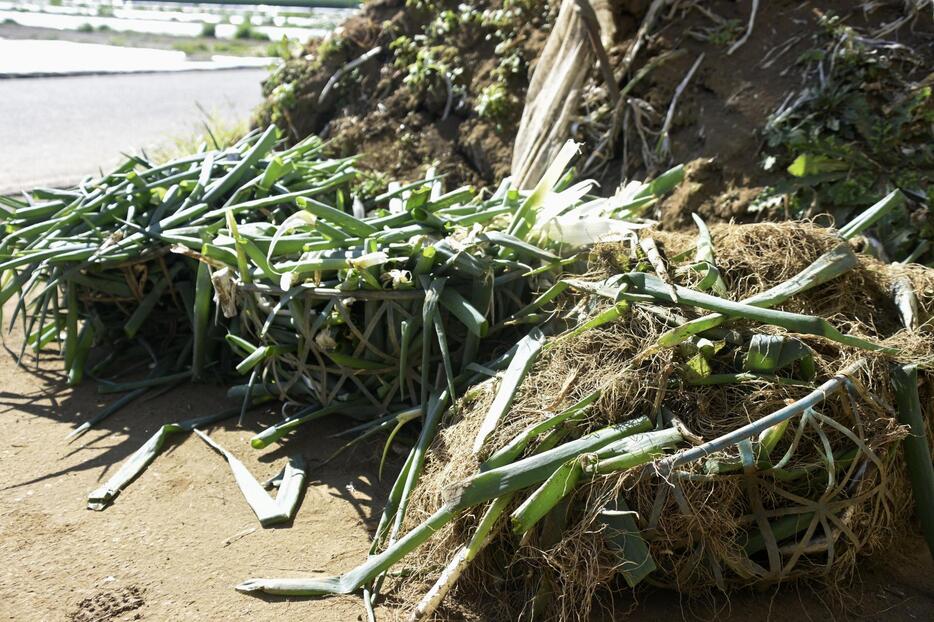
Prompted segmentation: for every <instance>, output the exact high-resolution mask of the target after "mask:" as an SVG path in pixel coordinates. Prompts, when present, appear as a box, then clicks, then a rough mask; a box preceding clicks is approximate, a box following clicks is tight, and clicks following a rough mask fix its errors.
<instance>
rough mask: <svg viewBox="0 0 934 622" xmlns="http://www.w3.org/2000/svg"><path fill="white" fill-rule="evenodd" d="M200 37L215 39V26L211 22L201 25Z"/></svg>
mask: <svg viewBox="0 0 934 622" xmlns="http://www.w3.org/2000/svg"><path fill="white" fill-rule="evenodd" d="M201 36H202V37H208V38H210V39H214V38H215V37H217V24H214V23H213V22H204V23H203V24H201Z"/></svg>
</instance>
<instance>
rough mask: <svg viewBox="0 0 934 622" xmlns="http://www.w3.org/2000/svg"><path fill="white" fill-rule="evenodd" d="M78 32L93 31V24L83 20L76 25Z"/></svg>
mask: <svg viewBox="0 0 934 622" xmlns="http://www.w3.org/2000/svg"><path fill="white" fill-rule="evenodd" d="M78 32H94V26H92V25H91V24H88V23H87V22H85V23H83V24H81V25H80V26H78Z"/></svg>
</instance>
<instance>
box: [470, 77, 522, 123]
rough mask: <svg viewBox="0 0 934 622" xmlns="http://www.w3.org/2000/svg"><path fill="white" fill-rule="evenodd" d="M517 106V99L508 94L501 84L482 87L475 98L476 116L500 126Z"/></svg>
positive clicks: (504, 86)
mask: <svg viewBox="0 0 934 622" xmlns="http://www.w3.org/2000/svg"><path fill="white" fill-rule="evenodd" d="M518 105H519V100H518V98H517V97H516V96H515V95H513V94H512V93H510V92H509V91H508V90H507V88H506V85H505V84H503V83H502V82H494V83H492V84H488V85H487V86H485V87H483V90H481V91H480V95H479V96H478V97H477V105H476V108H477V115H478V116H479V117H480V118H481V119H488V120H490V121H493V122H494V123H496V124H501V123H502V122H503V121H504V120H506V119H507V118H509V117H510V116H511V115H512V114H513V113H514V112H515V111H516V109H517V107H518Z"/></svg>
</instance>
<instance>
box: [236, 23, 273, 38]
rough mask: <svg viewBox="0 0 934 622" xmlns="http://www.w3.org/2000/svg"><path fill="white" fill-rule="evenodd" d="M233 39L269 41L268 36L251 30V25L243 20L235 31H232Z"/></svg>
mask: <svg viewBox="0 0 934 622" xmlns="http://www.w3.org/2000/svg"><path fill="white" fill-rule="evenodd" d="M234 38H235V39H240V40H242V41H243V40H246V41H250V40H252V41H269V35H267V34H265V33H262V32H259V31H258V30H253V25H252V24H251V23H250V21H249V20H247V19H244V21H242V22H240V24H239V25H238V26H237V30H236V31H234Z"/></svg>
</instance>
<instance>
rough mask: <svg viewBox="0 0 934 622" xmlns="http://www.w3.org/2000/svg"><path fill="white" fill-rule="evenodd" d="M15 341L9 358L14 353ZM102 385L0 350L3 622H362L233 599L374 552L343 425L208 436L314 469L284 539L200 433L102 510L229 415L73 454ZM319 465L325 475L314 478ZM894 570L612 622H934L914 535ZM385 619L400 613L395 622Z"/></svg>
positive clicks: (373, 489) (269, 461) (256, 417)
mask: <svg viewBox="0 0 934 622" xmlns="http://www.w3.org/2000/svg"><path fill="white" fill-rule="evenodd" d="M18 343H19V341H18V335H16V334H14V335H13V336H12V337H8V338H7V340H6V345H7V347H8V348H12V347H13V345H14V344H18ZM102 397H105V396H100V395H98V394H97V393H96V388H95V387H94V385H93V383H85V384H84V385H82V386H80V387H79V388H77V389H75V390H72V389H68V388H66V387H65V384H64V377H63V374H62V372H61V362H60V360H59V359H58V358H56V357H55V356H54V354H51V353H50V355H49V356H46V357H44V359H43V360H42V361H41V364H40V365H39V366H38V367H36V366H35V365H34V364H30V365H29V366H28V367H27V368H20V367H17V366H16V364H15V360H14V355H13V353H12V352H11V350H10V349H7V350H6V351H3V352H0V429H2V430H4V435H5V439H4V440H5V442H4V444H3V446H2V448H0V482H2V486H3V492H2V495H0V559H3V560H4V561H5V562H6V563H4V564H3V566H2V568H0V619H2V620H16V621H31V620H43V621H44V620H54V621H58V620H64V621H66V622H92V621H99V622H109V621H115V620H225V621H226V620H247V619H248V620H281V619H283V618H284V617H288V618H290V619H305V620H315V621H330V620H334V621H343V620H359V619H362V613H363V609H362V607H361V605H360V602H359V600H358V598H357V597H354V596H347V597H337V598H330V599H325V600H310V599H298V598H292V599H286V598H273V599H260V598H255V597H251V596H246V595H242V594H239V593H237V592H236V591H234V590H233V586H234V585H235V584H237V583H238V582H240V581H241V580H243V579H245V578H248V577H253V576H271V575H275V576H302V575H304V574H306V573H327V574H332V573H337V572H340V571H342V570H346V569H349V568H351V567H353V566H354V565H355V564H357V563H359V561H360V560H362V559H363V558H364V556H365V555H366V550H367V546H368V541H369V536H370V533H371V531H372V529H373V528H375V522H376V519H377V518H378V513H379V509H380V507H381V505H382V500H383V496H384V495H385V493H386V492H387V489H388V485H389V482H388V480H390V477H388V476H387V478H386V480H387V481H384V482H382V483H381V482H379V481H378V479H377V476H376V465H375V463H374V460H373V459H372V457H373V456H375V455H378V448H375V447H370V448H364V449H362V450H359V451H358V452H357V454H355V455H354V454H347V455H346V456H345V457H343V458H340V459H337V460H335V461H333V462H331V463H329V464H327V465H324V466H320V461H321V460H322V459H323V458H324V457H326V456H328V455H330V453H331V452H332V451H334V449H336V448H337V447H338V446H339V442H340V440H339V439H332V438H329V435H330V434H333V433H334V432H336V431H338V430H340V429H341V425H342V423H341V422H340V421H323V422H321V423H320V424H318V426H319V427H318V428H317V429H308V430H303V432H304V434H303V435H301V436H299V437H298V438H296V439H292V440H289V441H287V442H285V443H284V444H283V445H280V446H278V447H273V448H271V449H268V450H265V451H262V452H256V451H255V450H252V449H250V448H249V445H248V439H249V437H250V436H251V435H252V434H253V433H255V431H257V430H259V429H261V428H262V427H263V426H265V425H268V424H269V423H270V422H272V421H274V420H275V418H276V417H277V414H276V412H275V410H274V409H273V408H267V409H265V410H262V411H259V412H255V413H254V414H252V415H251V416H250V417H249V418H248V419H247V420H246V421H245V425H244V427H243V428H237V427H236V421H235V420H229V421H228V422H227V423H226V424H225V425H222V426H220V427H218V428H215V429H213V430H212V431H211V434H212V437H213V438H214V439H215V440H216V441H218V442H219V443H220V444H222V445H223V446H225V447H227V448H228V449H230V450H231V451H233V452H234V453H235V454H237V455H238V456H239V457H240V458H241V459H242V460H243V461H244V463H245V464H247V465H248V466H249V468H250V469H251V470H252V472H253V473H254V475H256V476H257V478H258V479H260V478H266V477H269V476H272V475H273V474H275V473H276V472H277V471H278V469H279V468H280V467H281V466H282V464H283V462H284V459H285V456H287V455H291V454H293V453H295V452H300V453H301V454H303V455H304V456H305V458H306V459H307V460H308V462H309V465H310V469H309V481H310V485H309V486H308V489H307V491H306V493H305V496H304V499H303V501H302V503H301V507H300V508H299V510H298V513H297V516H296V518H295V520H294V522H293V524H291V525H290V526H287V527H282V528H273V529H263V528H261V527H260V526H259V524H258V523H257V521H256V519H255V517H254V516H253V514H252V512H251V511H250V509H249V507H248V506H247V505H246V503H245V501H244V500H243V498H242V497H241V495H240V492H239V490H238V489H237V487H236V485H235V484H234V480H233V477H232V476H231V473H230V471H229V469H228V467H227V464H226V463H225V462H224V460H223V459H222V458H221V457H220V456H219V455H217V454H216V453H215V452H213V451H212V450H211V449H209V448H208V447H207V446H206V445H205V444H204V443H203V442H201V441H200V440H199V439H197V438H195V437H193V436H185V435H179V436H178V437H176V438H175V440H174V441H169V444H168V445H167V448H166V450H165V451H164V453H163V454H161V455H160V456H159V457H158V458H157V459H156V460H155V462H154V463H153V464H152V465H150V467H149V468H148V469H147V470H146V471H145V472H144V473H143V474H142V475H141V476H140V478H139V479H138V480H136V481H135V482H133V483H132V484H131V485H130V486H129V487H128V488H127V489H126V491H125V492H124V493H123V494H121V495H120V496H119V497H118V498H117V499H116V501H115V503H114V504H113V505H112V506H111V507H109V508H108V509H106V510H105V511H103V512H92V511H89V510H87V509H85V499H86V495H87V493H88V492H89V491H91V490H92V489H94V488H96V487H97V486H99V485H100V483H102V482H103V481H105V480H106V479H107V478H108V477H109V476H110V475H111V474H112V473H113V472H114V470H115V469H116V468H117V466H118V465H119V463H120V462H121V461H122V460H123V459H125V458H126V456H127V455H129V454H130V453H131V452H132V451H134V450H135V449H136V448H137V447H139V446H140V445H141V444H142V443H143V442H144V441H145V440H146V439H147V438H148V437H149V436H150V435H151V434H152V433H153V432H154V431H155V430H156V429H157V427H158V426H160V425H162V424H164V423H167V422H170V421H176V420H179V419H186V418H190V417H193V416H197V415H200V414H207V413H213V412H217V411H218V410H220V409H223V408H226V407H229V403H228V402H227V401H226V399H225V397H224V391H223V390H222V389H221V388H215V387H203V386H187V387H182V388H180V389H177V390H175V391H173V392H171V393H169V394H165V395H162V396H160V397H157V398H155V399H152V400H150V401H146V402H140V403H137V404H136V405H135V406H132V407H129V408H127V409H125V410H124V411H122V412H121V413H118V414H117V415H115V416H113V417H111V418H110V419H108V420H106V421H104V422H103V423H102V424H101V425H100V426H99V427H98V428H97V429H96V430H94V431H92V432H90V433H88V434H87V435H85V436H84V437H82V438H81V439H79V440H78V441H77V442H75V443H73V444H71V445H69V444H67V443H66V442H65V440H64V439H65V436H66V434H67V433H68V431H69V430H70V429H71V428H72V427H73V426H74V425H75V423H76V422H80V421H82V420H84V419H85V418H86V417H88V416H89V415H90V414H91V413H92V412H94V410H95V408H97V407H98V406H99V405H100V404H102V403H104V402H105V400H104V399H102ZM316 462H317V463H318V466H316ZM893 559H894V560H896V562H897V563H894V564H888V565H887V566H880V565H879V564H876V563H867V564H866V565H865V566H864V571H863V573H862V576H861V577H859V578H857V579H856V580H855V581H854V582H853V584H852V585H850V586H839V587H841V588H845V589H846V596H845V597H844V600H845V602H846V606H845V608H844V607H843V606H842V605H841V604H840V603H839V602H837V601H832V600H831V599H829V598H828V596H827V594H826V593H821V592H818V591H814V590H813V589H812V588H810V587H807V586H797V587H788V588H784V589H781V590H777V591H775V590H773V591H766V592H757V593H753V592H750V593H741V594H734V595H733V596H732V597H731V598H730V599H729V600H728V599H726V598H723V597H718V598H716V599H713V600H708V601H690V600H687V599H683V598H681V597H680V596H679V595H678V594H676V593H673V592H663V591H656V592H651V593H647V594H643V595H641V596H640V599H639V602H638V604H637V603H636V602H635V601H634V600H633V599H632V597H631V596H630V595H629V594H622V595H620V597H619V599H618V601H617V613H616V615H614V616H613V619H616V620H619V619H632V620H640V621H642V620H645V621H652V620H672V619H675V620H676V619H678V618H681V619H685V620H691V619H705V620H712V619H718V620H737V621H743V620H770V619H776V620H780V619H789V618H798V619H802V620H803V619H807V620H816V619H823V618H827V617H828V616H829V617H831V618H832V619H849V618H853V617H859V618H861V619H865V620H905V621H909V620H925V619H932V617H934V579H932V577H934V564H932V562H931V557H930V555H929V554H928V553H927V551H926V550H925V548H924V545H923V541H921V540H920V538H918V537H917V536H913V537H912V538H910V539H908V540H906V541H905V543H904V546H903V547H901V550H898V551H893ZM383 614H384V615H383V616H382V617H383V619H389V620H391V619H398V618H400V617H402V616H401V612H394V611H385V612H383Z"/></svg>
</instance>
